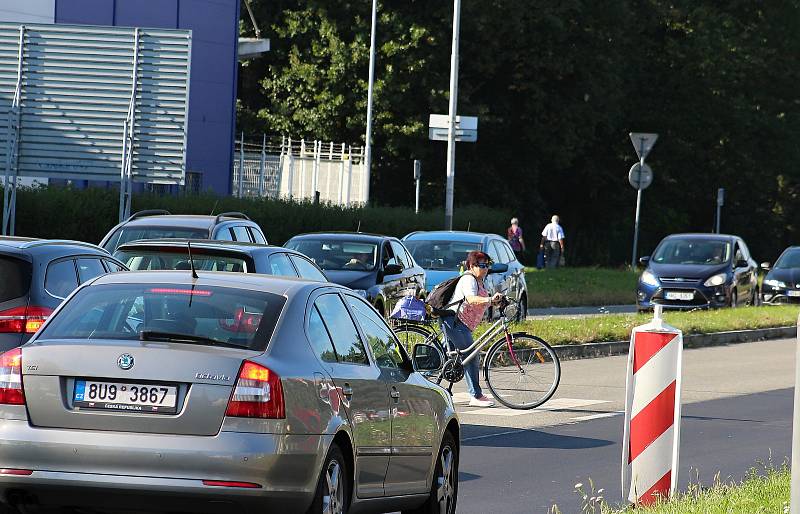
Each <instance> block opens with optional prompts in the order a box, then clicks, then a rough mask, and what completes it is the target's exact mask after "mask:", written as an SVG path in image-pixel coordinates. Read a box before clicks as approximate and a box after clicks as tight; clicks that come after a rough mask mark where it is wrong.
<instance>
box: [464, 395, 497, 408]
mask: <svg viewBox="0 0 800 514" xmlns="http://www.w3.org/2000/svg"><path fill="white" fill-rule="evenodd" d="M469 406H470V407H493V406H494V402H493V401H492V399H491V398H489V397H488V396H486V395H485V394H483V395H481V396H480V398H472V399H470V401H469Z"/></svg>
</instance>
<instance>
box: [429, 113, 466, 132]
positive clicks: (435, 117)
mask: <svg viewBox="0 0 800 514" xmlns="http://www.w3.org/2000/svg"><path fill="white" fill-rule="evenodd" d="M448 126H450V116H448V115H447V114H431V115H430V118H429V119H428V127H429V128H437V129H445V130H447V127H448ZM458 129H463V130H478V117H477V116H456V130H458Z"/></svg>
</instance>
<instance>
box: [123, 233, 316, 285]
mask: <svg viewBox="0 0 800 514" xmlns="http://www.w3.org/2000/svg"><path fill="white" fill-rule="evenodd" d="M189 243H190V244H191V247H192V261H193V262H194V266H195V269H196V270H197V271H232V272H240V273H260V274H263V275H280V276H284V277H299V278H304V279H307V280H316V281H319V282H327V281H328V279H327V278H326V277H325V274H324V273H323V272H322V270H320V269H319V268H318V267H317V265H316V264H314V263H313V262H311V259H309V258H308V257H306V256H305V255H303V254H301V253H300V252H296V251H294V250H289V249H287V248H283V247H280V246H267V245H259V244H255V243H239V242H233V241H231V242H223V241H204V240H187V239H151V240H142V241H133V242H130V243H125V244H124V245H122V246H120V247H119V248H117V251H116V252H114V257H116V258H117V259H119V260H120V261H121V262H123V263H125V265H126V266H128V268H130V269H131V271H140V270H159V269H162V270H163V269H166V270H181V269H183V270H188V269H191V265H190V264H189V251H188V244H189Z"/></svg>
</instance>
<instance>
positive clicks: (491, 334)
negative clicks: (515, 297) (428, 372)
mask: <svg viewBox="0 0 800 514" xmlns="http://www.w3.org/2000/svg"><path fill="white" fill-rule="evenodd" d="M441 324H442V320H440V321H439V325H440V326H441ZM441 330H442V334H443V335H444V337H445V338H446V337H447V332H446V331H445V329H444V328H443V327H442V328H441ZM501 332H502V333H505V334H506V337H508V319H507V318H506V317H505V316H504V315H503V316H500V318H499V319H498V320H497V321H495V322H494V323H493V324H492V326H491V327H489V329H488V330H487V331H486V332H484V333H483V334H482V335H481V336H480V337H479V338H478V339H476V340H475V341H474V342H473V343H472V344H471V345H470V346H469V347H468V348H465V349H463V350H459V349H458V348H455V349H453V350H450V351H448V350H447V348H443V349H444V353H445V355H446V356H447V357H448V358H453V357H455V356H456V355H460V356H462V357H463V356H464V355H466V357H465V358H463V359H462V360H461V363H462V364H467V363H469V362H470V361H471V360H472V359H474V358H475V357H476V356H480V350H481V348H483V347H484V346H486V345H487V344H489V343H491V340H492V339H494V338H495V337H497V336H498V335H499V334H500V333H501Z"/></svg>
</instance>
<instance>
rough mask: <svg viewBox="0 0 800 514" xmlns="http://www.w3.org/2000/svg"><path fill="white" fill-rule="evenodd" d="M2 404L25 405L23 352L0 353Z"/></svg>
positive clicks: (15, 350)
mask: <svg viewBox="0 0 800 514" xmlns="http://www.w3.org/2000/svg"><path fill="white" fill-rule="evenodd" d="M0 404H4V405H25V393H23V392H22V350H20V349H19V348H14V349H13V350H9V351H7V352H5V353H0Z"/></svg>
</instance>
